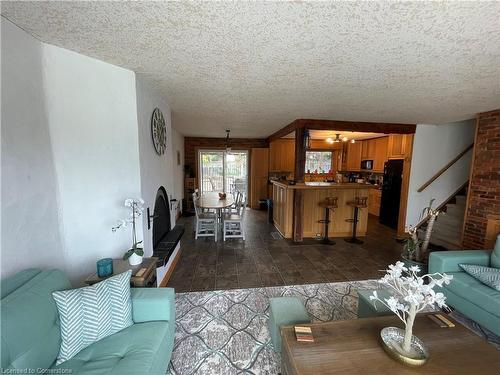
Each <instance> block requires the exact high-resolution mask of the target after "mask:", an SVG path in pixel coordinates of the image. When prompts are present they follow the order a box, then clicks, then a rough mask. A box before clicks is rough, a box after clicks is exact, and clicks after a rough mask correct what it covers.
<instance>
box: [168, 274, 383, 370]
mask: <svg viewBox="0 0 500 375" xmlns="http://www.w3.org/2000/svg"><path fill="white" fill-rule="evenodd" d="M377 286H379V284H378V283H377V282H376V281H375V280H366V281H353V282H343V283H327V284H308V285H293V286H281V287H268V288H253V289H235V290H221V291H210V292H192V293H179V294H177V295H176V314H177V318H176V336H175V344H174V351H173V353H172V360H171V362H170V366H169V369H168V371H167V374H172V375H173V374H175V375H190V374H218V375H226V374H241V373H244V374H255V375H260V374H262V375H264V374H273V375H276V374H278V373H279V372H280V358H279V355H277V354H276V353H275V352H274V350H273V347H272V343H271V340H270V337H269V331H268V329H267V320H268V318H269V314H268V310H269V298H270V297H278V296H296V297H298V298H300V299H301V300H302V302H303V303H304V306H305V307H306V309H307V311H308V313H309V314H310V316H311V318H312V320H313V321H316V322H326V321H331V320H345V319H356V318H357V314H356V311H357V304H358V301H357V293H356V291H357V290H358V289H376V288H377Z"/></svg>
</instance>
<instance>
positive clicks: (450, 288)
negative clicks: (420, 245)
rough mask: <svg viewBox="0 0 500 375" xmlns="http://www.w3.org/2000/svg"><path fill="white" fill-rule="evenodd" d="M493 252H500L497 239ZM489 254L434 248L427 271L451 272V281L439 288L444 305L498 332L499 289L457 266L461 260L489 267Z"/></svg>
mask: <svg viewBox="0 0 500 375" xmlns="http://www.w3.org/2000/svg"><path fill="white" fill-rule="evenodd" d="M495 253H498V254H500V240H498V239H497V242H496V245H495ZM491 254H492V252H491V251H490V250H463V251H436V252H433V253H431V254H430V257H429V273H434V272H440V273H443V272H446V273H447V274H449V275H453V280H452V281H451V283H450V284H449V285H445V286H443V288H441V289H442V292H443V293H444V294H445V296H446V304H447V305H449V306H451V307H453V308H454V309H456V310H457V311H459V312H461V313H462V314H464V315H466V316H468V317H469V318H471V319H472V320H474V321H475V322H477V323H479V324H480V325H482V326H483V327H485V328H487V329H489V330H490V331H492V332H494V333H496V334H497V335H500V292H499V291H497V290H495V289H493V288H490V287H489V286H486V285H484V284H483V283H481V282H480V281H478V280H476V279H475V278H473V277H472V276H470V275H469V274H467V273H466V272H464V271H463V270H462V268H460V266H459V264H460V263H462V264H464V263H465V264H475V265H480V266H486V267H492V265H491V260H490V259H491V257H492V255H491Z"/></svg>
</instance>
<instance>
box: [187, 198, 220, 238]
mask: <svg viewBox="0 0 500 375" xmlns="http://www.w3.org/2000/svg"><path fill="white" fill-rule="evenodd" d="M193 198H194V197H193ZM193 201H194V199H193ZM194 211H195V214H196V227H195V234H194V238H195V239H196V240H197V239H198V237H214V239H215V242H217V231H218V225H217V215H216V214H214V213H212V212H203V211H202V210H201V208H200V206H198V200H196V201H194Z"/></svg>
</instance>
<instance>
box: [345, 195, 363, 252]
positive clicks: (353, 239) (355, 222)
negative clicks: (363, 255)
mask: <svg viewBox="0 0 500 375" xmlns="http://www.w3.org/2000/svg"><path fill="white" fill-rule="evenodd" d="M367 200H368V197H356V198H355V199H354V201H351V202H347V205H348V206H351V207H354V218H352V219H346V221H347V222H349V223H352V237H351V238H345V239H344V241H345V242H349V243H355V244H362V243H363V241H361V240H360V239H358V238H357V237H356V227H357V226H358V221H359V219H358V212H359V210H360V209H362V208H367V207H368V205H367V204H366V202H367Z"/></svg>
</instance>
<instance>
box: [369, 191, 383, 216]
mask: <svg viewBox="0 0 500 375" xmlns="http://www.w3.org/2000/svg"><path fill="white" fill-rule="evenodd" d="M381 200H382V190H379V189H370V191H369V192H368V213H369V214H372V215H375V216H379V215H380V201H381Z"/></svg>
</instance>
